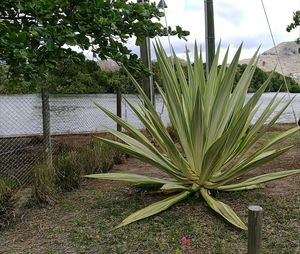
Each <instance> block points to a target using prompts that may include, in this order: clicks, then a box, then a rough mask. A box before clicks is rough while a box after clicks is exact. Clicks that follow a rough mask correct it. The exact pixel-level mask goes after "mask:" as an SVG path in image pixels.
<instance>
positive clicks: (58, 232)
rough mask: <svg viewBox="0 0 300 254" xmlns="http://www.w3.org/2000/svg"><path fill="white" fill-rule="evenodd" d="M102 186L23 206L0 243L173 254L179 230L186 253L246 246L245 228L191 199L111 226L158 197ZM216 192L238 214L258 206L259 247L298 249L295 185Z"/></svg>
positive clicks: (299, 233)
mask: <svg viewBox="0 0 300 254" xmlns="http://www.w3.org/2000/svg"><path fill="white" fill-rule="evenodd" d="M101 185H102V187H101ZM103 185H104V183H92V184H90V183H89V182H88V183H86V185H85V186H84V187H83V188H82V189H81V191H76V192H73V193H69V194H70V195H68V196H67V197H62V200H61V202H60V204H58V205H56V206H55V207H53V208H51V209H50V210H38V209H34V208H33V209H31V210H29V211H27V212H28V213H29V218H27V222H25V223H24V225H21V228H20V227H17V228H12V229H10V230H9V231H7V232H4V234H3V235H1V234H0V238H1V237H2V238H5V239H6V240H8V241H10V242H8V243H7V244H6V246H3V247H4V250H5V251H6V253H13V252H12V251H13V250H14V249H15V248H16V249H18V248H19V249H21V246H22V248H24V250H23V251H24V252H22V253H65V252H66V250H72V252H71V253H151V252H153V253H175V251H176V249H177V248H180V247H181V244H180V239H181V238H182V237H183V236H186V237H188V238H189V239H190V241H191V251H192V253H245V252H246V246H247V235H246V232H244V231H239V230H237V229H235V228H233V227H232V226H230V225H229V224H227V223H224V222H223V220H221V219H220V218H218V216H216V215H215V214H214V213H213V212H211V210H210V209H208V207H207V206H206V205H204V203H203V202H201V201H199V199H197V198H195V197H190V198H189V199H188V200H186V201H185V202H182V203H180V204H178V205H176V206H174V208H172V209H170V210H169V211H168V212H164V213H162V214H160V215H158V216H155V217H152V218H149V219H146V220H144V221H140V222H137V223H134V224H132V225H130V226H128V227H124V228H121V229H119V230H116V231H112V230H111V229H112V228H113V226H115V225H117V224H118V223H119V222H120V220H121V219H122V218H124V217H125V216H127V215H128V214H130V213H132V212H134V211H135V210H136V209H138V208H141V207H143V206H145V205H146V204H148V203H151V202H152V201H154V200H158V199H160V198H162V197H161V195H160V194H156V195H153V194H151V195H150V194H149V193H147V192H141V190H139V189H137V188H134V187H128V186H125V185H116V184H112V185H106V186H103ZM219 195H220V196H221V197H220V198H222V200H224V201H225V202H227V203H230V204H232V205H233V207H234V208H235V209H236V210H237V211H238V213H239V214H241V215H242V218H243V219H244V220H246V211H247V206H248V205H249V204H252V203H255V204H260V205H262V206H263V207H264V210H265V211H264V227H263V253H297V248H298V247H299V242H297V241H299V240H298V239H300V231H299V226H300V224H299V191H298V192H293V193H289V195H280V196H269V195H268V194H267V193H265V192H264V190H258V191H252V192H243V193H232V194H223V193H222V194H221V193H220V194H219ZM129 202H130V205H128V204H129ZM34 214H35V216H36V217H35V218H33V217H32V216H33V215H34ZM38 223H40V224H39V226H36V228H34V226H33V225H34V224H35V225H36V224H38ZM28 227H29V228H28ZM21 234H22V235H21ZM12 236H14V237H13V238H14V242H13V239H10V237H12ZM18 237H19V239H18ZM32 237H34V242H32V240H31V239H32ZM16 238H17V240H16ZM29 241H30V242H31V244H32V246H29V245H28V244H27V243H28V242H29ZM1 242H2V241H1ZM0 245H1V244H0ZM41 248H47V251H48V252H44V251H43V249H41ZM51 251H52V252H51ZM16 253H18V252H16ZM19 253H21V252H19Z"/></svg>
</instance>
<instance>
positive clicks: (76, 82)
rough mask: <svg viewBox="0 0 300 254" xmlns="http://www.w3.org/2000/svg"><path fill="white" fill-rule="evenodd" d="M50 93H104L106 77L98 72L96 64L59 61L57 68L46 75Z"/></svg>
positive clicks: (101, 72) (88, 61)
mask: <svg viewBox="0 0 300 254" xmlns="http://www.w3.org/2000/svg"><path fill="white" fill-rule="evenodd" d="M47 80H48V83H49V91H50V92H51V93H77V94H82V93H104V92H108V91H107V90H106V87H107V83H108V77H107V74H106V73H105V72H103V71H101V70H100V68H99V67H98V65H97V63H96V62H94V61H90V60H86V61H84V62H79V63H74V62H73V61H71V60H64V61H61V62H60V63H59V64H58V65H57V68H55V69H53V70H52V71H51V72H50V73H49V75H48V79H47Z"/></svg>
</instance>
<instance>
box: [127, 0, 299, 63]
mask: <svg viewBox="0 0 300 254" xmlns="http://www.w3.org/2000/svg"><path fill="white" fill-rule="evenodd" d="M165 1H166V4H167V6H168V8H167V9H166V16H167V21H168V25H169V26H171V27H173V28H174V27H175V26H176V25H180V26H181V27H182V28H183V29H185V30H188V31H190V35H189V36H188V37H187V39H188V41H184V40H180V39H178V38H176V37H174V36H173V37H171V44H172V46H173V47H174V49H175V51H176V53H177V55H178V56H179V57H182V58H184V55H185V53H184V52H185V45H187V47H188V48H190V49H191V52H192V48H193V45H194V42H195V40H197V43H199V44H201V45H203V46H204V44H205V26H204V0H165ZM151 2H154V1H151ZM156 2H158V0H157V1H156ZM264 4H265V8H266V11H267V14H268V17H269V21H270V25H271V28H272V31H273V34H274V37H275V42H276V44H279V43H281V42H284V41H292V40H295V39H296V38H297V37H299V34H300V28H298V29H297V30H293V31H292V32H290V33H288V32H287V31H286V27H287V25H288V24H290V23H291V21H292V16H293V12H294V11H296V10H300V0H284V1H279V0H264ZM214 20H215V38H216V43H218V42H219V41H220V40H221V41H222V48H223V49H225V48H227V47H228V46H230V49H231V51H230V52H231V53H230V56H231V57H232V56H233V54H234V52H235V50H236V49H237V47H238V46H239V45H240V43H241V42H243V43H244V47H243V51H242V55H241V59H244V58H250V57H251V56H252V55H253V54H254V52H255V50H256V49H257V48H258V47H259V46H260V45H261V50H260V52H264V51H265V50H267V49H269V48H272V47H273V42H272V39H271V36H270V32H269V29H268V24H267V21H266V18H265V15H264V12H263V8H262V4H261V0H248V1H245V0H215V1H214ZM161 22H162V24H164V25H165V23H164V19H162V20H161ZM161 40H162V43H163V45H164V46H165V49H166V50H167V51H168V50H169V46H168V40H167V38H166V37H163V38H161ZM128 47H129V48H130V49H132V50H133V51H134V52H135V53H138V52H139V49H138V48H137V47H136V46H135V45H134V40H131V41H130V43H129V44H128ZM224 51H225V50H223V51H222V52H223V54H224ZM152 53H153V52H152ZM221 55H222V54H221ZM152 58H155V56H154V54H152Z"/></svg>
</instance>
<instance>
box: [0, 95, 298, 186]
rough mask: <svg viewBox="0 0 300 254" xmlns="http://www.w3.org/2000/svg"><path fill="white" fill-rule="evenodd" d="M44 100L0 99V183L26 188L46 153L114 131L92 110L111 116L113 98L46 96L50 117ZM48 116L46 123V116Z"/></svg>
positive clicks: (128, 115)
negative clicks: (8, 180)
mask: <svg viewBox="0 0 300 254" xmlns="http://www.w3.org/2000/svg"><path fill="white" fill-rule="evenodd" d="M280 96H284V94H282V95H280ZM46 97H47V94H46ZM122 97H123V98H124V97H125V98H126V99H127V100H129V101H130V102H131V103H132V104H133V105H135V106H137V101H138V98H137V96H135V95H127V94H123V95H122ZM272 97H273V95H272V94H265V95H264V97H263V98H262V104H263V105H262V109H263V108H264V106H265V105H267V103H268V102H269V101H270V99H271V98H272ZM44 100H45V98H44V99H43V100H42V96H41V94H30V95H3V96H2V95H1V96H0V178H1V177H9V178H12V179H14V180H16V181H17V182H18V183H19V184H20V185H27V184H30V181H31V171H32V168H33V167H34V166H35V165H36V163H38V162H40V161H41V160H43V159H44V158H45V154H47V151H48V156H49V155H50V156H52V155H55V153H56V152H57V151H58V150H59V149H60V146H61V144H62V143H63V142H66V141H67V142H69V143H72V144H73V147H74V149H76V147H78V145H80V146H81V147H83V148H84V145H85V144H87V142H89V141H91V140H93V138H94V135H95V134H99V133H103V132H104V131H105V128H104V126H107V127H110V128H113V129H117V125H116V123H114V122H113V121H112V120H111V119H110V118H109V117H107V116H106V115H105V114H104V113H103V112H102V111H101V110H100V109H99V108H97V106H96V105H95V103H99V104H100V105H102V106H104V107H105V108H107V109H109V110H110V111H112V112H117V109H116V108H117V96H116V94H92V95H87V94H84V95H51V94H50V95H49V110H48V112H47V109H46V111H45V106H44V107H43V103H42V102H43V101H44ZM44 102H45V101H44ZM124 102H125V100H124V99H123V100H122V110H121V115H122V118H123V119H125V120H126V121H127V122H129V123H130V124H133V125H135V126H136V127H138V128H143V126H142V124H141V122H139V121H138V119H137V118H136V116H135V115H134V113H133V112H132V111H131V110H130V109H129V107H128V106H126V104H125V103H124ZM155 103H156V109H157V112H158V113H159V114H160V116H161V118H162V120H163V122H164V123H165V124H166V125H167V124H168V122H169V119H168V115H167V112H166V108H165V107H164V105H163V103H162V99H161V97H159V96H156V99H155ZM283 103H284V101H283ZM299 106H300V95H299V94H298V95H297V96H296V98H295V100H294V108H295V110H296V113H297V115H299V113H300V107H299ZM47 114H48V116H49V121H48V120H47V117H45V115H47ZM259 114H260V112H258V115H259ZM279 122H281V123H292V122H294V118H293V114H292V111H291V108H288V109H287V110H286V112H285V113H284V115H283V116H282V117H281V118H280V119H279ZM43 127H44V128H43ZM47 130H48V131H49V133H48V134H47ZM47 135H48V138H47ZM48 140H49V142H48ZM47 142H48V143H50V144H51V147H50V145H49V144H47ZM74 144H75V145H74Z"/></svg>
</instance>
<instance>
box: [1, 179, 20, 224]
mask: <svg viewBox="0 0 300 254" xmlns="http://www.w3.org/2000/svg"><path fill="white" fill-rule="evenodd" d="M16 190H17V187H16V184H15V183H14V182H13V181H11V180H9V179H6V178H0V229H2V228H4V227H6V226H7V225H9V224H10V223H11V222H12V221H13V220H14V218H15V214H14V208H15V199H14V195H15V192H16Z"/></svg>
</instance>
